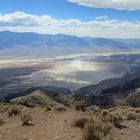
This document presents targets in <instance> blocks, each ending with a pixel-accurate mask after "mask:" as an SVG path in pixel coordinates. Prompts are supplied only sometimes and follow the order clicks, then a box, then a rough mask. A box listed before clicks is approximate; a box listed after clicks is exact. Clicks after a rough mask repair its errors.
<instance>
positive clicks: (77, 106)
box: [74, 101, 87, 111]
mask: <svg viewBox="0 0 140 140" xmlns="http://www.w3.org/2000/svg"><path fill="white" fill-rule="evenodd" d="M74 107H75V110H78V111H80V110H81V111H85V110H86V107H87V104H86V102H85V101H76V102H75V104H74Z"/></svg>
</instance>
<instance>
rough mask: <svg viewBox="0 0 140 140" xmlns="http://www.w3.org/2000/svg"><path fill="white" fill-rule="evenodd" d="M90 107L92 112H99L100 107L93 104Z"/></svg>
mask: <svg viewBox="0 0 140 140" xmlns="http://www.w3.org/2000/svg"><path fill="white" fill-rule="evenodd" d="M90 109H91V110H92V111H93V112H94V113H101V108H100V107H99V106H96V105H93V106H91V107H90Z"/></svg>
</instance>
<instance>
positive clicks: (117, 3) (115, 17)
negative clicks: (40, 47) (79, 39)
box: [0, 0, 140, 38]
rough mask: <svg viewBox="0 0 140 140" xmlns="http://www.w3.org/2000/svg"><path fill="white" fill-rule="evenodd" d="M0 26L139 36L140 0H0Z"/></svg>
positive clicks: (26, 29)
mask: <svg viewBox="0 0 140 140" xmlns="http://www.w3.org/2000/svg"><path fill="white" fill-rule="evenodd" d="M0 30H1V31H3V30H10V31H16V32H35V33H41V34H58V33H61V34H69V35H76V36H90V37H105V38H140V0H1V1H0Z"/></svg>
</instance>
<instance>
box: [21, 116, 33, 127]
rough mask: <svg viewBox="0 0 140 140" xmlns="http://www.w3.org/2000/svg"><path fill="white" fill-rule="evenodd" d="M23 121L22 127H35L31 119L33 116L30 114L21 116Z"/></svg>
mask: <svg viewBox="0 0 140 140" xmlns="http://www.w3.org/2000/svg"><path fill="white" fill-rule="evenodd" d="M20 119H21V121H22V125H23V126H24V125H26V126H28V125H33V123H32V117H31V115H29V114H26V115H23V116H21V118H20Z"/></svg>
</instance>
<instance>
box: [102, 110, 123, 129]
mask: <svg viewBox="0 0 140 140" xmlns="http://www.w3.org/2000/svg"><path fill="white" fill-rule="evenodd" d="M101 119H102V121H103V122H105V123H111V124H113V125H114V126H115V127H117V128H121V127H122V125H121V123H122V121H123V119H122V117H121V116H120V115H119V114H118V113H115V114H111V113H110V112H108V111H103V112H102V116H101Z"/></svg>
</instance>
